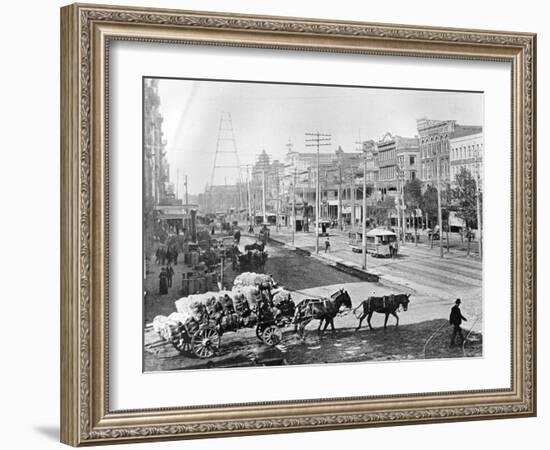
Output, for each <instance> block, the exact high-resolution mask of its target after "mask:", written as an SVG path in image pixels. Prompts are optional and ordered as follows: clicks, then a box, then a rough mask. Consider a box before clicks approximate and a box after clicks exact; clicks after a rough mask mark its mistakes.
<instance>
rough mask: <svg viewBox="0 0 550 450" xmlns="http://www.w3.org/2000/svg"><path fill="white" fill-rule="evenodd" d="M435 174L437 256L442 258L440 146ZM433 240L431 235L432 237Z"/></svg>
mask: <svg viewBox="0 0 550 450" xmlns="http://www.w3.org/2000/svg"><path fill="white" fill-rule="evenodd" d="M436 151H437V158H436V174H437V223H438V225H439V256H440V258H443V227H442V225H443V223H442V219H441V174H440V173H439V172H440V171H441V158H440V155H441V147H440V146H438V148H436ZM432 240H433V237H432Z"/></svg>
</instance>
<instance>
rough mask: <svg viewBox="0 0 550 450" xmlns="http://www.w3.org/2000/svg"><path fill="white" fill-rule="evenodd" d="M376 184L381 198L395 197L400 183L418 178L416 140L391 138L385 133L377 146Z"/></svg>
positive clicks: (417, 148) (418, 161)
mask: <svg viewBox="0 0 550 450" xmlns="http://www.w3.org/2000/svg"><path fill="white" fill-rule="evenodd" d="M377 149H378V150H377V152H378V155H377V159H376V163H377V165H378V182H377V184H376V190H377V191H379V192H380V194H381V196H384V195H386V194H392V195H395V194H396V193H397V191H398V190H399V189H400V186H401V183H406V182H407V180H414V179H415V178H418V172H419V167H420V148H419V141H418V138H408V137H402V136H393V135H392V134H391V133H386V134H385V135H384V137H383V138H382V139H381V140H380V141H379V142H378V144H377Z"/></svg>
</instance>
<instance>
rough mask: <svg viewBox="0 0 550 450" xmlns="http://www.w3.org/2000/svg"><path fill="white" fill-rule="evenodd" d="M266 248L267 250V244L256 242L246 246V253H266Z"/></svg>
mask: <svg viewBox="0 0 550 450" xmlns="http://www.w3.org/2000/svg"><path fill="white" fill-rule="evenodd" d="M264 248H265V244H264V243H263V242H262V243H259V242H254V243H252V244H247V245H245V246H244V251H245V252H247V251H249V250H250V251H252V250H259V251H260V252H263V251H264Z"/></svg>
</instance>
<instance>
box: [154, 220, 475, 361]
mask: <svg viewBox="0 0 550 450" xmlns="http://www.w3.org/2000/svg"><path fill="white" fill-rule="evenodd" d="M270 233H271V236H270V241H269V243H268V244H267V246H266V250H267V253H268V260H267V264H266V266H265V270H264V272H265V273H267V274H271V275H272V276H273V278H274V279H275V280H277V281H278V282H279V283H280V285H281V286H284V287H285V288H286V289H288V290H290V291H292V297H293V300H294V301H295V302H296V303H298V302H299V301H300V300H301V299H303V298H311V297H327V296H330V294H332V293H334V292H336V291H337V290H339V289H345V290H347V291H348V293H349V295H350V297H351V299H352V304H353V307H354V308H355V307H356V306H358V305H360V303H361V302H362V301H363V300H365V299H366V298H367V297H369V296H373V295H376V296H381V295H390V294H398V293H409V294H411V296H410V304H409V308H408V310H407V311H400V312H398V314H399V319H400V322H399V327H398V328H396V327H395V319H394V318H393V317H392V316H390V318H389V321H388V328H387V329H386V330H384V328H383V323H384V316H383V315H381V314H374V316H373V318H372V325H373V327H374V329H373V330H369V329H368V325H367V323H366V321H364V323H363V326H362V328H361V330H359V331H357V332H356V331H355V328H356V327H357V324H358V319H357V318H356V316H355V315H354V314H353V313H352V312H346V313H344V314H343V315H340V316H337V317H336V319H335V325H336V332H335V333H331V332H329V331H328V330H327V331H326V332H325V334H323V335H321V336H319V335H318V333H317V331H316V328H317V324H318V322H317V321H313V322H312V323H310V324H309V325H308V327H307V328H306V339H305V341H302V340H300V339H299V338H298V337H297V336H296V334H295V333H294V330H293V327H292V326H289V327H287V328H285V330H284V333H283V340H282V342H281V344H279V345H277V346H275V347H269V346H266V345H265V344H263V343H262V342H260V341H259V340H257V338H256V336H255V331H254V329H240V330H239V331H237V332H229V333H225V334H224V335H223V336H222V337H221V345H220V352H219V353H218V354H217V355H216V356H214V357H212V358H209V359H207V360H202V359H198V358H194V357H190V356H186V355H181V354H180V353H179V352H177V351H176V350H175V349H174V348H173V347H172V346H170V345H160V346H154V347H153V348H150V349H146V351H145V356H144V370H146V371H151V370H175V369H182V368H185V369H199V368H207V367H216V368H220V367H236V366H254V365H280V364H307V363H318V362H319V361H321V362H324V363H334V362H358V361H368V360H402V359H423V358H427V359H429V358H441V357H463V356H481V355H482V328H483V321H482V301H481V293H482V288H481V263H480V261H479V259H478V258H477V256H467V255H466V252H465V251H464V250H462V249H459V248H452V249H451V250H450V252H449V253H447V252H445V253H444V258H442V259H441V258H440V256H439V248H438V247H437V246H436V245H434V248H431V246H430V244H429V243H422V242H421V243H419V244H418V245H415V244H414V243H407V244H406V245H403V246H401V247H400V249H399V254H398V256H397V257H396V258H373V257H371V256H369V257H368V260H367V271H368V273H370V274H371V275H372V274H374V275H377V276H378V277H379V280H378V281H366V278H365V277H364V276H361V273H362V272H361V270H360V267H361V261H362V255H361V254H360V253H353V252H352V251H351V249H350V248H349V246H348V244H347V233H345V232H341V231H335V230H332V229H331V230H330V238H329V239H330V241H331V249H330V251H329V252H327V253H325V252H324V248H322V249H321V250H320V253H319V254H318V255H316V254H315V251H314V250H315V236H314V235H313V233H309V234H308V233H296V235H295V239H294V245H291V239H292V237H291V234H290V233H288V231H287V230H285V229H283V228H281V229H280V231H279V232H277V230H276V229H275V227H272V228H271V230H270ZM255 240H256V239H255V237H254V236H252V235H245V236H243V238H242V239H241V243H240V247H241V249H242V248H243V246H244V245H246V244H249V243H252V242H254V241H255ZM320 242H321V246H322V244H323V243H324V238H321V241H320ZM436 244H437V241H436ZM229 266H230V264H227V266H226V270H225V271H224V272H225V280H224V284H230V283H231V282H232V278H233V277H234V276H235V274H234V273H232V271H231V268H230V267H229ZM182 268H183V265H182V264H178V266H175V269H176V276H175V278H174V286H173V287H172V289H170V291H169V294H168V295H163V296H159V295H156V292H157V291H156V289H157V287H156V286H155V283H156V284H157V285H158V271H159V267H158V266H156V265H153V266H152V268H151V270H152V271H153V273H152V274H151V275H150V276H148V281H147V282H146V290H147V291H148V292H149V293H148V295H147V296H146V302H147V306H146V308H145V311H146V313H147V314H146V317H145V322H146V323H148V322H149V321H151V320H152V319H153V317H154V316H155V315H157V314H165V315H167V314H169V313H170V312H173V311H174V310H175V307H174V301H175V300H176V299H177V298H179V297H180V295H179V288H180V287H181V286H180V283H181V282H180V280H181V275H180V273H181V270H182ZM457 297H460V298H461V299H462V301H463V303H462V308H461V309H462V312H463V314H464V315H465V316H466V317H467V318H468V322H466V323H465V324H464V326H463V328H464V332H465V334H467V335H468V342H467V343H466V345H465V346H463V347H461V346H458V347H454V348H450V347H449V341H450V335H451V326H450V325H449V323H448V317H449V312H450V308H451V307H452V305H453V304H454V300H455V299H456V298H457ZM359 313H360V309H359V310H358V311H357V314H359ZM158 339H159V338H158V336H157V335H156V334H154V333H153V332H152V331H147V332H146V334H145V344H146V345H147V344H150V343H152V342H156V341H158Z"/></svg>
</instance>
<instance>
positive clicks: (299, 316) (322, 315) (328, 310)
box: [293, 289, 352, 339]
mask: <svg viewBox="0 0 550 450" xmlns="http://www.w3.org/2000/svg"><path fill="white" fill-rule="evenodd" d="M341 306H344V307H346V308H348V309H351V306H352V305H351V298H350V296H349V294H348V292H347V291H345V290H344V289H340V290H339V291H337V292H335V293H334V294H332V295H331V296H330V298H315V299H311V298H307V299H304V300H302V301H300V302H299V303H298V304H297V305H296V309H295V312H294V318H293V322H294V331H295V332H296V333H298V335H299V336H300V337H301V338H302V339H304V334H305V328H306V326H307V324H308V323H309V322H311V321H312V320H319V327H318V328H317V331H318V332H319V335H321V334H322V333H323V332H324V331H325V330H326V329H327V327H328V326H329V325H330V327H331V329H332V332H335V331H336V330H335V329H334V317H336V314H338V312H339V311H340V307H341ZM323 321H324V322H325V326H324V328H323V329H322V330H321V326H322V325H323Z"/></svg>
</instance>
